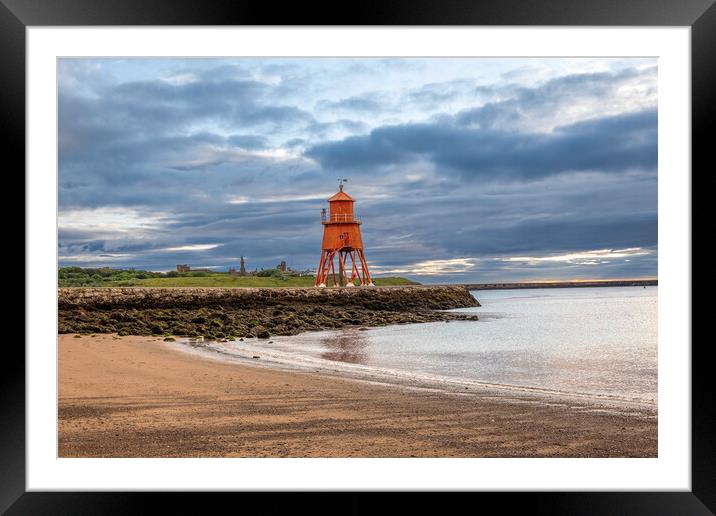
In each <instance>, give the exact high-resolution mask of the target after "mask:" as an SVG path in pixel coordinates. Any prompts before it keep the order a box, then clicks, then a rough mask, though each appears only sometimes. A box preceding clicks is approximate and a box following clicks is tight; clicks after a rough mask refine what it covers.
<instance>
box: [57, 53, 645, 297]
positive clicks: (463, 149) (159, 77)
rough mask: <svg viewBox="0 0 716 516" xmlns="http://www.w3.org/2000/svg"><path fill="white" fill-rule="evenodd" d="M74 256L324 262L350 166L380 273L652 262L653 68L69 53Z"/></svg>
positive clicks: (584, 270) (599, 271) (63, 109)
mask: <svg viewBox="0 0 716 516" xmlns="http://www.w3.org/2000/svg"><path fill="white" fill-rule="evenodd" d="M58 81H59V220H58V224H59V260H60V265H61V266H68V265H79V266H109V267H117V268H119V267H135V268H142V269H149V270H158V271H165V270H170V269H174V267H175V266H176V264H178V263H188V264H190V265H192V266H194V267H216V268H218V269H219V270H225V269H226V267H228V266H231V265H234V266H236V265H237V264H238V261H239V257H240V256H241V255H243V256H245V257H246V260H247V266H248V268H249V269H253V268H256V267H259V268H260V267H264V268H266V267H272V266H275V265H276V264H277V263H278V262H279V261H280V260H286V261H287V262H288V263H289V265H292V266H293V267H295V268H309V267H310V268H315V267H316V265H317V262H318V259H319V257H320V244H321V235H322V226H321V223H320V210H321V208H322V207H324V206H325V200H326V199H327V198H328V197H329V196H330V195H331V194H333V193H334V192H335V191H336V190H337V183H336V179H337V178H347V179H348V184H347V186H346V191H347V192H348V193H350V194H351V195H353V197H354V198H355V199H356V201H357V203H356V211H357V213H358V214H359V215H361V216H362V218H363V226H362V230H363V236H364V243H365V245H366V255H367V258H368V263H369V265H370V267H371V269H372V271H373V272H374V274H400V275H404V276H409V277H413V278H415V279H418V280H419V281H423V282H426V283H429V282H438V281H440V282H443V281H469V282H480V281H515V280H539V279H572V278H574V279H577V278H581V279H587V278H635V277H655V276H656V274H657V65H656V60H655V59H623V58H620V59H583V58H580V59H535V58H528V59H504V58H500V59H496V58H495V59H485V58H482V59H466V58H460V59H444V58H437V59H405V58H394V59H356V58H352V59H327V58H314V59H246V58H237V59H92V60H89V59H62V60H60V62H59V78H58Z"/></svg>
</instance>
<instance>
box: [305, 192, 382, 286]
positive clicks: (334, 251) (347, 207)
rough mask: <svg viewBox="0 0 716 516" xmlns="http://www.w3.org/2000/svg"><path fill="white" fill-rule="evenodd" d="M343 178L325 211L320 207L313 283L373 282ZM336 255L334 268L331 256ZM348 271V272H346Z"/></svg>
mask: <svg viewBox="0 0 716 516" xmlns="http://www.w3.org/2000/svg"><path fill="white" fill-rule="evenodd" d="M344 182H345V179H342V180H340V181H339V185H338V188H339V191H338V193H336V194H335V195H334V196H333V197H331V198H330V199H328V210H329V211H328V214H326V209H325V208H324V209H323V210H322V211H321V221H322V224H323V244H322V246H321V248H322V252H321V263H319V264H318V271H317V273H316V286H317V287H325V286H328V285H331V286H334V287H336V286H340V287H354V286H355V281H356V280H358V284H359V285H360V286H368V287H372V286H373V281H372V280H371V279H370V272H369V271H368V264H367V263H366V261H365V254H364V253H363V238H362V237H361V233H360V225H361V220H360V218H358V217H356V216H355V214H354V212H353V203H354V202H355V201H354V200H353V197H351V196H350V195H348V194H347V193H345V192H344V191H343V183H344ZM335 258H338V270H337V271H336V266H335V264H334V259H335ZM348 271H350V275H349V272H348Z"/></svg>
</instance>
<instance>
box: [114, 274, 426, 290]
mask: <svg viewBox="0 0 716 516" xmlns="http://www.w3.org/2000/svg"><path fill="white" fill-rule="evenodd" d="M314 281H315V278H314V277H313V276H292V277H288V278H286V279H282V278H275V277H263V278H262V277H258V276H244V277H240V276H228V275H226V274H216V275H210V276H205V277H199V278H186V277H180V278H148V279H140V280H135V281H134V282H133V283H134V284H135V285H134V286H137V287H312V286H313V283H314ZM373 283H375V284H376V285H383V286H385V285H415V284H416V283H415V282H412V281H410V280H408V279H406V278H374V279H373ZM107 286H113V285H111V284H110V285H107Z"/></svg>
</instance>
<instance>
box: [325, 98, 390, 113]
mask: <svg viewBox="0 0 716 516" xmlns="http://www.w3.org/2000/svg"><path fill="white" fill-rule="evenodd" d="M384 109H385V102H384V101H382V100H381V99H380V98H379V97H377V96H376V95H362V96H359V97H358V96H356V97H348V98H344V99H340V100H322V101H320V102H318V104H317V105H316V110H317V111H319V112H320V111H323V110H342V111H356V112H359V113H361V114H364V113H378V112H381V111H383V110H384Z"/></svg>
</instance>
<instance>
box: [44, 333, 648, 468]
mask: <svg viewBox="0 0 716 516" xmlns="http://www.w3.org/2000/svg"><path fill="white" fill-rule="evenodd" d="M177 345H178V344H177V343H168V342H162V339H161V338H156V337H137V336H132V337H119V336H116V335H107V334H101V335H96V336H94V337H89V336H81V337H78V338H76V337H74V336H73V335H60V336H59V338H58V370H59V378H58V380H59V385H58V388H59V391H58V414H59V417H58V439H59V449H58V454H59V456H60V457H263V456H271V457H411V456H415V457H655V456H657V451H658V446H657V421H656V418H655V417H640V416H635V415H624V414H619V413H615V412H612V411H609V410H607V411H603V410H601V409H599V408H598V407H593V406H591V408H588V409H586V410H585V409H584V405H583V404H579V403H578V402H556V403H549V402H545V400H544V399H543V400H542V401H541V402H536V401H535V400H530V399H520V398H521V397H520V396H513V398H515V399H511V400H508V399H505V398H504V397H500V396H494V395H491V394H490V393H488V392H475V393H471V394H470V395H465V394H464V393H459V392H455V393H448V392H440V391H435V390H431V389H426V388H407V389H406V388H405V386H402V387H401V386H396V385H387V384H385V383H380V382H378V383H376V382H371V381H365V380H363V381H357V380H355V379H348V378H343V377H339V376H334V375H328V374H323V373H321V374H316V373H315V372H307V371H286V370H281V369H277V368H274V367H270V366H269V367H267V365H268V364H262V365H260V366H259V364H243V363H226V362H225V361H221V360H212V359H209V358H206V357H200V356H196V355H195V354H191V353H186V352H184V351H181V350H177V349H174V347H175V346H177ZM414 387H415V386H414ZM527 398H529V397H527Z"/></svg>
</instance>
